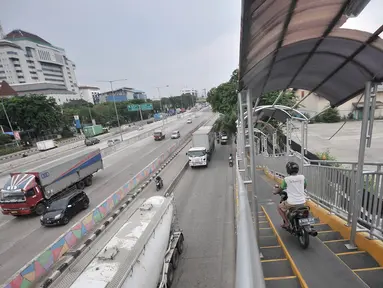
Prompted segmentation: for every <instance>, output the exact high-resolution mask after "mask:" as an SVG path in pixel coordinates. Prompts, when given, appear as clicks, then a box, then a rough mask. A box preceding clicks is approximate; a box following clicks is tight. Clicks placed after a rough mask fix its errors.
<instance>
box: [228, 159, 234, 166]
mask: <svg viewBox="0 0 383 288" xmlns="http://www.w3.org/2000/svg"><path fill="white" fill-rule="evenodd" d="M229 167H233V159H229Z"/></svg>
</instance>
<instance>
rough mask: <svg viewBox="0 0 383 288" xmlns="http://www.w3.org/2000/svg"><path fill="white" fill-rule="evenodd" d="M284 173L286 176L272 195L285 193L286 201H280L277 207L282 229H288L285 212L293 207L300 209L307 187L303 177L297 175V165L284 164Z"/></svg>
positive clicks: (293, 163) (304, 200)
mask: <svg viewBox="0 0 383 288" xmlns="http://www.w3.org/2000/svg"><path fill="white" fill-rule="evenodd" d="M286 172H287V174H288V176H287V177H285V178H284V179H283V181H282V184H281V186H280V187H279V188H276V191H275V192H274V194H279V193H281V192H282V191H285V192H286V193H287V200H285V201H281V203H280V204H279V205H278V213H279V215H281V217H282V219H283V224H282V225H281V226H282V227H284V228H287V227H289V221H288V219H287V215H286V213H287V211H288V210H289V209H291V208H294V207H300V206H302V205H303V204H305V203H306V193H305V189H306V187H307V183H306V179H305V176H304V175H302V174H298V172H299V165H298V164H297V163H295V162H288V163H287V164H286Z"/></svg>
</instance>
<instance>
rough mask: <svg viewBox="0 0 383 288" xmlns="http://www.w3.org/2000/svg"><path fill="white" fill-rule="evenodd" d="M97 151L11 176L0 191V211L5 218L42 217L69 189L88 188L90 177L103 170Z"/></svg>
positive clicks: (13, 173) (78, 153)
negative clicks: (51, 203)
mask: <svg viewBox="0 0 383 288" xmlns="http://www.w3.org/2000/svg"><path fill="white" fill-rule="evenodd" d="M103 167H104V166H103V161H102V157H101V151H100V149H93V150H85V151H79V152H77V153H73V154H71V155H68V156H66V157H63V158H62V159H61V160H60V161H58V162H57V161H53V162H48V163H46V164H45V165H41V166H39V167H37V168H35V169H33V170H32V171H20V172H11V173H10V176H11V177H10V178H9V179H8V181H7V182H6V183H5V185H4V187H3V188H2V189H1V193H0V207H1V211H2V213H3V214H5V215H14V216H19V215H28V214H32V213H36V214H37V215H42V214H43V213H44V212H45V209H46V206H47V203H49V199H51V198H52V197H56V196H59V195H60V193H64V192H65V191H67V190H68V189H69V188H70V187H72V186H73V185H76V186H77V188H78V189H81V190H82V189H84V188H85V186H90V185H92V179H93V174H94V173H96V172H97V171H98V170H101V169H103Z"/></svg>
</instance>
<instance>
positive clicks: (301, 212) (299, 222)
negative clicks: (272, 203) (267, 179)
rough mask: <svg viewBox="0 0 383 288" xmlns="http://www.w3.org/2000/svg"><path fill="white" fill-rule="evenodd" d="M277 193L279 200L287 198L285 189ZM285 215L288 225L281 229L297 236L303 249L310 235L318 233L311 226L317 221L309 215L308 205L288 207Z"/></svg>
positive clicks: (277, 186) (276, 186)
mask: <svg viewBox="0 0 383 288" xmlns="http://www.w3.org/2000/svg"><path fill="white" fill-rule="evenodd" d="M275 188H276V189H279V185H275ZM278 194H279V196H280V197H281V201H280V202H282V201H286V200H287V198H288V196H287V193H286V191H281V192H279V193H278ZM286 216H287V219H288V220H289V223H288V224H289V226H288V227H283V229H285V230H286V231H287V232H289V233H290V234H291V235H293V236H296V237H298V241H299V245H300V246H301V247H302V248H303V249H307V247H309V244H310V236H312V237H316V236H317V235H318V232H317V231H315V229H314V227H313V226H312V224H315V223H316V222H317V221H316V219H315V218H313V217H310V207H308V206H305V205H302V207H298V208H292V209H289V210H288V211H287V213H286Z"/></svg>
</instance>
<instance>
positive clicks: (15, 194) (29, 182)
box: [0, 173, 45, 216]
mask: <svg viewBox="0 0 383 288" xmlns="http://www.w3.org/2000/svg"><path fill="white" fill-rule="evenodd" d="M38 183H39V179H38V176H37V175H35V174H33V173H11V177H10V178H9V180H8V181H7V183H5V185H4V187H3V188H2V189H1V193H0V207H1V212H2V213H3V214H4V215H14V216H18V215H28V214H31V213H34V212H36V214H38V215H41V214H42V213H43V212H44V211H45V205H44V202H43V200H44V195H43V191H42V190H41V188H40V186H39V184H38Z"/></svg>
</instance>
